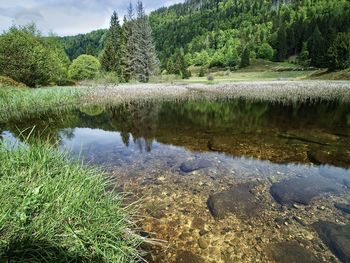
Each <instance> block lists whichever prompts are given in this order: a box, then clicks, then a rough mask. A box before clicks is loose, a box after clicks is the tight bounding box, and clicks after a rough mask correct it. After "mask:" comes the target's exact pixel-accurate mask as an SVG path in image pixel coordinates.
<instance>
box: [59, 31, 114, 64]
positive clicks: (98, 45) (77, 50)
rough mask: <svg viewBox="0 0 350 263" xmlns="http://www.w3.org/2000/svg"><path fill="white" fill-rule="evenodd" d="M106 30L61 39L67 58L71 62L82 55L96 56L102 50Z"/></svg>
mask: <svg viewBox="0 0 350 263" xmlns="http://www.w3.org/2000/svg"><path fill="white" fill-rule="evenodd" d="M106 33H107V29H99V30H95V31H92V32H90V33H87V34H79V35H76V36H66V37H62V38H61V40H62V42H63V44H64V48H65V50H66V53H67V55H68V57H69V58H70V59H71V60H73V59H75V58H77V57H79V56H80V55H82V54H86V55H93V56H98V55H99V54H100V52H101V51H102V48H103V43H104V41H105V38H106Z"/></svg>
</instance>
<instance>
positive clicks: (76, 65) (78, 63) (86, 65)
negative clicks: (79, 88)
mask: <svg viewBox="0 0 350 263" xmlns="http://www.w3.org/2000/svg"><path fill="white" fill-rule="evenodd" d="M100 67H101V65H100V62H99V61H98V59H97V58H95V57H93V56H90V55H80V56H79V57H78V58H76V59H74V60H73V62H72V64H71V65H70V66H69V70H68V75H69V77H70V78H71V79H74V80H84V79H93V78H94V77H96V76H97V74H98V73H99V70H100Z"/></svg>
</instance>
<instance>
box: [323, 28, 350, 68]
mask: <svg viewBox="0 0 350 263" xmlns="http://www.w3.org/2000/svg"><path fill="white" fill-rule="evenodd" d="M328 57H329V63H328V68H329V69H330V70H335V69H346V68H348V67H350V33H338V35H337V37H336V38H335V40H334V41H333V43H332V45H331V47H330V48H329V50H328Z"/></svg>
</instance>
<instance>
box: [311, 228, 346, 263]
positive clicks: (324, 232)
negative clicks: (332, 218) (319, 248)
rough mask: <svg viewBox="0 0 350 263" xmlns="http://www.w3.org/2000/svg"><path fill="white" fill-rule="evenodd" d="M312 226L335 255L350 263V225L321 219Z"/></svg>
mask: <svg viewBox="0 0 350 263" xmlns="http://www.w3.org/2000/svg"><path fill="white" fill-rule="evenodd" d="M312 226H313V227H314V229H315V230H316V232H317V233H318V235H319V236H320V238H321V239H322V240H323V242H324V243H325V244H326V245H327V246H328V247H329V249H330V250H331V251H332V252H333V253H334V255H336V256H337V257H338V258H339V259H340V260H341V261H342V262H345V263H350V245H349V244H350V225H344V226H343V225H338V224H335V223H331V222H325V221H319V222H317V223H314V224H313V225H312Z"/></svg>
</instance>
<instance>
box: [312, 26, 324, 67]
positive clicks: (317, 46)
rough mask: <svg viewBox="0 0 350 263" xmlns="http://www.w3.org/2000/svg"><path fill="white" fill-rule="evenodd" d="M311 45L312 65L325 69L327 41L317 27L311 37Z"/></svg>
mask: <svg viewBox="0 0 350 263" xmlns="http://www.w3.org/2000/svg"><path fill="white" fill-rule="evenodd" d="M309 45H310V46H309V50H310V58H311V65H312V66H316V67H324V66H325V55H326V53H327V52H326V51H327V49H326V46H325V40H324V38H323V36H322V33H321V31H320V29H319V27H318V26H317V25H316V27H315V29H314V32H313V33H312V35H311V37H310V40H309Z"/></svg>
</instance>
